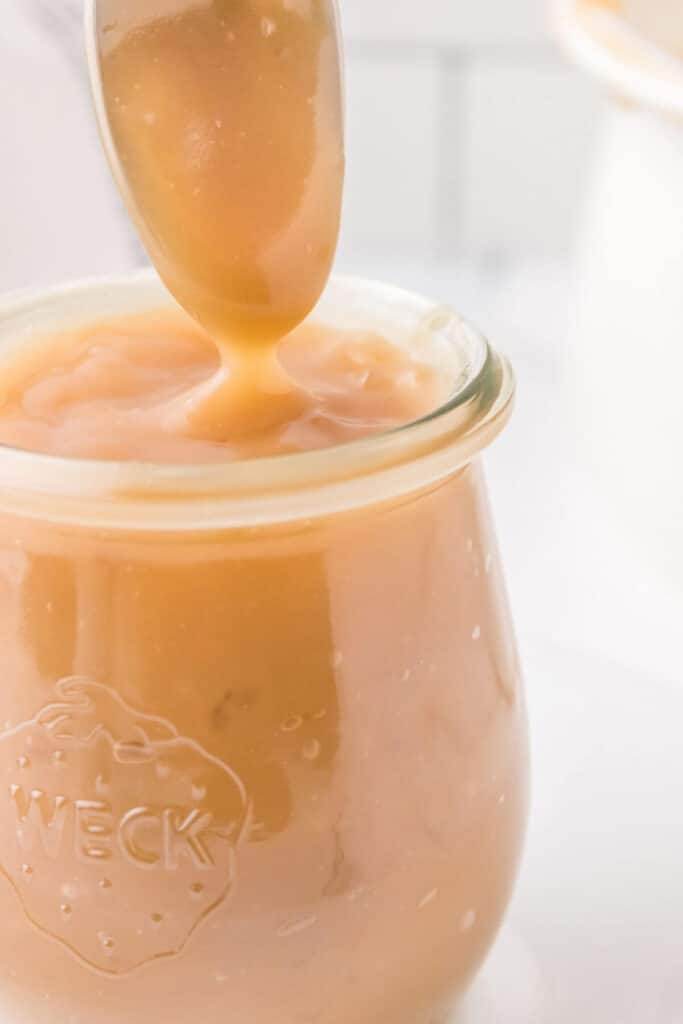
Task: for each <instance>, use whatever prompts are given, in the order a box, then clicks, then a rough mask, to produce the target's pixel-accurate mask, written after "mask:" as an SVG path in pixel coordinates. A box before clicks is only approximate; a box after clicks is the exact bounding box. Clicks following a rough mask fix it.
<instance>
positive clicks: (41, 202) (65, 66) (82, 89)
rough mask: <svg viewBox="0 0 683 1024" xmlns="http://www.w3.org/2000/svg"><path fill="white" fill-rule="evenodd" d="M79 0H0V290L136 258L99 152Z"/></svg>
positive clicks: (125, 265)
mask: <svg viewBox="0 0 683 1024" xmlns="http://www.w3.org/2000/svg"><path fill="white" fill-rule="evenodd" d="M82 10H83V4H82V0H3V3H2V26H1V27H0V124H1V125H2V134H1V135H0V155H1V156H2V159H1V160H0V194H1V196H2V198H1V199H0V292H3V291H8V290H11V289H14V288H23V287H27V286H29V285H32V286H34V285H37V284H50V283H53V282H56V281H60V280H63V279H65V278H72V277H79V276H84V275H90V274H97V273H101V272H103V271H109V272H111V271H112V270H114V271H115V270H126V269H129V268H131V267H134V266H136V265H137V264H139V263H140V262H142V254H141V250H140V248H139V246H138V243H137V241H136V240H135V238H134V235H133V233H132V231H131V229H130V228H129V227H128V224H127V222H126V219H125V217H124V213H123V208H122V207H121V205H120V203H119V199H118V196H117V195H116V192H115V190H114V187H113V185H112V183H111V181H110V177H109V172H108V169H107V166H106V162H105V159H104V157H103V156H102V154H101V151H100V147H99V141H98V138H97V130H96V128H95V122H94V118H93V117H92V113H91V110H90V96H89V92H88V85H87V79H86V72H85V62H84V60H83V58H82V29H81V19H82Z"/></svg>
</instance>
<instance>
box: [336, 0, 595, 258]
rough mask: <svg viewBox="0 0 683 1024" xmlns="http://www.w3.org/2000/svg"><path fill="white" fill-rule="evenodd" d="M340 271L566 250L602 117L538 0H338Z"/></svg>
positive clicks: (590, 88) (560, 253)
mask: <svg viewBox="0 0 683 1024" xmlns="http://www.w3.org/2000/svg"><path fill="white" fill-rule="evenodd" d="M340 6H341V9H342V20H343V22H344V26H345V31H346V38H347V56H348V89H349V121H350V126H349V187H348V198H347V205H346V216H347V220H346V225H345V230H344V235H343V241H342V261H343V263H344V264H345V265H348V264H351V263H352V262H354V261H355V262H356V263H359V264H360V266H361V267H362V265H363V261H364V260H367V259H368V258H370V257H371V256H372V258H373V259H377V258H380V257H381V256H382V255H383V254H385V255H387V256H390V257H391V258H392V259H393V260H396V259H397V257H398V256H399V255H400V254H401V253H403V254H404V255H405V257H406V259H410V260H412V261H415V260H419V259H431V258H434V256H435V255H436V256H440V257H443V256H448V257H456V258H458V259H460V258H463V257H464V258H474V259H486V258H489V257H496V258H507V257H519V256H521V257H538V256H541V257H546V256H552V257H558V256H563V255H564V254H566V252H567V251H568V250H569V248H570V245H571V241H572V229H573V224H574V223H575V220H576V210H577V204H578V202H579V199H580V194H581V190H582V186H583V181H584V179H585V174H586V170H587V167H588V165H589V162H590V153H591V150H592V147H593V142H594V138H595V131H596V125H597V119H598V113H599V109H600V97H599V94H598V92H597V90H596V89H595V88H594V87H593V85H592V84H591V83H589V82H587V81H585V80H584V79H583V78H582V76H581V74H580V73H579V72H578V71H575V70H574V69H573V68H570V67H569V66H568V65H567V64H566V63H565V61H564V58H563V57H562V56H561V55H560V54H559V53H558V52H557V51H556V49H555V47H554V45H553V42H552V40H551V39H550V38H549V36H548V32H547V25H546V20H547V19H546V14H547V11H546V6H547V5H546V3H545V2H544V0H340Z"/></svg>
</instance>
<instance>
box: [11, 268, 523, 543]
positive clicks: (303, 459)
mask: <svg viewBox="0 0 683 1024" xmlns="http://www.w3.org/2000/svg"><path fill="white" fill-rule="evenodd" d="M335 289H336V290H337V292H339V293H340V295H341V297H342V298H343V296H344V295H346V296H347V298H352V297H353V296H355V295H358V296H364V297H365V298H366V299H368V300H369V301H373V300H374V299H376V300H377V302H378V303H379V302H381V303H383V304H384V305H386V306H387V307H388V308H391V309H392V311H393V309H394V307H395V308H397V309H402V310H404V311H406V310H410V311H412V312H411V315H412V316H413V317H414V318H415V323H416V325H417V324H418V323H421V324H422V329H424V328H425V327H426V328H427V330H428V331H430V332H433V333H434V334H435V333H436V332H438V331H442V332H443V334H444V337H445V338H446V339H447V342H448V343H449V344H450V345H452V346H454V348H457V350H458V354H459V356H460V359H461V362H462V372H461V374H460V375H459V378H458V381H457V386H456V388H455V390H454V391H453V393H452V394H451V395H450V397H449V398H448V399H447V400H446V401H445V402H444V403H443V404H442V405H440V406H439V407H438V408H436V409H434V410H432V411H430V412H429V413H428V414H426V415H425V416H423V417H421V418H420V419H418V420H415V421H413V422H410V423H407V424H404V425H401V426H400V427H396V428H393V429H391V430H388V431H385V432H383V433H379V434H375V435H372V436H370V437H365V438H361V439H356V440H352V441H349V442H346V443H343V444H340V445H337V446H334V447H330V448H325V449H317V450H314V451H309V452H295V453H291V454H287V455H276V456H268V457H262V458H252V459H244V460H235V461H226V462H224V463H215V462H209V463H201V464H194V465H183V464H177V463H174V464H166V463H154V462H135V461H113V460H98V459H83V458H71V457H68V458H67V457H63V456H56V455H50V454H44V453H37V452H32V451H29V450H26V449H19V448H12V447H9V446H4V445H0V512H1V511H6V512H17V513H20V514H21V515H22V516H24V517H30V518H38V519H40V520H44V519H49V520H52V521H58V522H61V523H66V524H69V523H72V524H74V525H92V526H97V527H105V528H106V527H112V528H116V527H119V528H125V529H135V528H138V527H139V528H141V529H155V530H159V529H171V530H174V531H175V530H178V529H181V530H188V529H190V530H195V529H206V528H209V527H216V528H221V527H224V526H250V525H256V524H264V523H279V522H286V521H292V520H300V519H307V518H312V517H315V516H319V515H324V514H325V513H326V512H332V511H341V510H342V509H351V508H353V507H357V506H359V505H362V504H369V503H372V504H375V503H378V502H381V501H382V500H384V499H385V498H386V499H388V498H392V497H397V496H399V495H400V494H402V493H408V492H410V491H415V490H418V489H421V488H422V487H424V486H429V485H430V484H433V483H435V482H436V481H437V480H438V479H442V478H444V477H445V476H447V475H450V474H452V473H453V472H455V471H456V470H457V469H458V468H460V467H462V466H463V465H464V464H465V463H467V462H468V461H470V460H471V459H472V458H473V457H474V456H475V455H477V454H478V453H479V452H480V451H481V450H482V449H483V448H484V447H485V446H486V445H487V444H488V443H490V441H491V440H492V439H493V438H494V437H495V436H496V435H497V434H498V433H499V432H500V430H501V429H502V428H503V426H504V424H505V422H506V421H507V418H508V416H509V413H510V410H511V405H512V400H513V397H514V379H513V375H512V371H511V369H510V366H509V364H508V362H507V361H506V360H505V359H504V358H503V357H501V356H499V355H498V354H497V353H496V352H495V351H494V350H493V349H492V348H491V346H490V345H489V343H488V341H487V340H486V339H485V338H484V337H483V336H482V335H481V334H480V333H479V332H478V331H477V330H475V329H474V328H473V327H471V326H470V325H469V324H468V323H467V322H466V321H464V320H463V319H462V318H461V317H460V316H459V315H458V314H457V313H455V312H454V311H452V310H450V309H446V307H443V306H438V305H437V304H436V303H433V302H431V301H430V300H428V299H426V298H424V297H423V296H421V295H418V294H415V293H412V292H410V291H406V290H404V289H401V288H397V287H394V286H392V285H385V284H380V283H379V282H373V281H369V280H366V279H363V278H358V277H350V276H342V275H335V276H334V277H333V278H332V280H331V282H330V286H329V290H332V291H334V290H335ZM324 300H325V296H323V301H321V304H320V305H319V306H318V307H317V309H318V310H323V308H324ZM338 301H339V297H338ZM172 304H173V300H172V299H171V298H170V296H169V295H168V293H167V292H166V290H165V289H164V287H163V285H162V284H161V282H160V280H159V278H158V277H157V275H156V273H155V272H154V271H152V270H143V271H138V272H134V273H132V274H124V275H116V276H105V277H95V278H86V279H83V280H78V281H74V282H70V283H67V284H63V285H57V286H54V287H51V288H47V289H26V290H23V291H21V292H15V293H12V294H10V295H7V296H5V297H4V298H3V299H0V343H2V341H3V329H4V334H5V335H6V336H9V337H12V336H13V335H15V336H17V335H19V334H21V337H22V338H30V337H31V336H33V337H39V336H40V335H41V334H43V333H46V332H49V331H50V330H53V331H59V330H63V329H68V327H70V326H71V327H76V326H81V325H84V324H87V323H88V322H89V321H91V320H92V321H95V320H97V319H98V318H100V319H101V318H105V317H107V316H111V315H115V314H116V313H118V314H126V313H132V312H138V311H142V310H145V309H154V308H159V307H161V306H164V305H172ZM50 310H54V311H55V320H54V321H53V320H52V319H51V318H50V317H49V316H48V317H47V319H45V320H44V322H43V323H42V324H40V316H38V315H37V314H39V313H40V312H41V311H42V313H43V314H44V315H45V313H46V312H47V313H49V311H50ZM98 310H99V312H98ZM315 313H316V311H315V310H314V312H313V314H312V315H313V316H315ZM12 324H15V325H16V327H15V330H13V329H12ZM8 325H9V326H8ZM6 340H7V338H5V342H6ZM15 343H16V342H15ZM370 480H372V484H370V486H369V485H368V484H369V481H370ZM368 491H369V493H368Z"/></svg>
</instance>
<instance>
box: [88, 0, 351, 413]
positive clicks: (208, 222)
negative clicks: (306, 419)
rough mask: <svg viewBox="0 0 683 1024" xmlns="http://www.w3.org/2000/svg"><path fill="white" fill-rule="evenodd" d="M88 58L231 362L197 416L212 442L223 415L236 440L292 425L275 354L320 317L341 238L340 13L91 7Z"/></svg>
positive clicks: (105, 130) (190, 407)
mask: <svg viewBox="0 0 683 1024" xmlns="http://www.w3.org/2000/svg"><path fill="white" fill-rule="evenodd" d="M86 51H87V56H88V66H89V71H90V80H91V85H92V91H93V96H94V102H95V110H96V113H97V118H98V122H99V126H100V131H101V135H102V140H103V144H104V149H105V152H106V154H107V156H108V159H109V162H110V165H111V168H112V172H113V175H114V179H115V181H116V183H117V185H118V188H119V190H120V192H121V194H122V196H123V198H124V201H125V202H126V205H127V207H128V210H129V212H130V215H131V218H132V220H133V222H134V224H135V225H136V227H137V230H138V232H139V234H140V236H141V238H142V240H143V242H144V244H145V246H146V248H147V251H148V253H149V255H150V257H151V259H152V261H153V263H154V264H155V266H156V268H157V270H158V272H159V274H160V276H161V278H162V279H163V281H164V282H165V284H166V286H167V287H168V289H169V291H170V292H171V294H172V295H173V296H174V297H175V298H176V299H177V301H178V302H179V303H180V305H181V306H183V307H184V308H185V310H186V311H187V312H188V313H189V314H190V315H191V316H192V317H193V318H194V319H195V320H196V321H197V322H198V323H199V324H201V325H202V326H203V327H204V328H205V329H206V330H207V331H208V333H209V334H210V335H211V337H212V339H213V340H214V341H215V342H216V344H217V345H218V347H219V350H220V355H221V369H220V370H219V371H218V372H217V373H216V375H215V377H213V378H212V379H211V381H209V382H207V384H205V385H202V387H201V389H199V391H197V392H196V393H194V394H193V395H191V396H186V399H185V400H184V404H185V413H186V414H187V415H188V416H189V418H190V420H193V421H194V423H195V424H196V425H197V424H198V429H199V430H200V431H201V430H203V429H204V428H205V427H206V424H207V422H214V421H215V417H216V411H217V410H219V411H220V410H222V412H223V414H224V415H223V418H224V419H225V418H226V417H227V418H228V419H229V418H230V417H232V419H233V420H234V421H235V422H234V423H232V425H230V424H229V423H228V422H227V420H226V423H225V424H224V426H225V427H226V429H236V428H237V427H238V426H239V425H240V423H241V425H242V426H243V427H244V429H248V430H250V429H253V428H254V423H253V422H252V420H253V418H254V416H255V417H256V420H257V421H258V420H264V422H266V421H269V420H270V419H272V418H275V419H276V420H277V419H282V418H283V417H286V416H287V415H289V414H290V412H291V409H290V408H289V407H290V406H291V404H292V402H293V401H294V402H296V401H299V400H300V396H298V397H297V396H296V395H295V394H294V392H293V390H292V386H291V385H290V384H289V381H288V380H287V378H286V376H285V374H284V372H283V371H282V370H281V368H280V367H279V364H278V363H277V360H276V357H275V343H276V342H277V340H279V339H280V338H282V337H283V336H284V335H285V334H286V333H288V332H289V331H291V330H292V329H293V328H294V327H295V326H297V324H299V323H301V322H302V321H303V319H304V318H305V317H306V316H307V315H308V313H309V312H310V311H311V310H312V309H313V307H314V306H315V305H316V303H317V301H318V298H319V297H320V294H321V293H322V290H323V288H324V287H325V284H326V282H327V280H328V277H329V274H330V271H331V267H332V261H333V259H334V254H335V250H336V244H337V237H338V232H339V220H340V211H341V201H342V192H343V178H344V138H343V89H342V56H341V44H340V32H339V20H338V12H337V6H336V0H87V3H86ZM256 391H260V392H261V393H262V394H263V395H264V396H267V398H268V401H267V402H261V403H255V402H254V401H253V395H254V393H255V392H256ZM278 396H279V397H278ZM257 405H260V408H259V409H257ZM266 406H267V407H268V408H266ZM247 409H250V410H251V413H252V416H251V418H250V417H249V416H247V418H246V420H245V418H244V417H245V415H246V412H247ZM219 418H221V417H219ZM257 425H258V424H257ZM266 425H267V424H266Z"/></svg>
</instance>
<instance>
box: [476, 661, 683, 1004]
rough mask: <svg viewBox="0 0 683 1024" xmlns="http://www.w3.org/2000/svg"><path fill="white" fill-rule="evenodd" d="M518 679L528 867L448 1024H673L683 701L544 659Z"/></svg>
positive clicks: (679, 694)
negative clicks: (526, 714) (530, 762)
mask: <svg viewBox="0 0 683 1024" xmlns="http://www.w3.org/2000/svg"><path fill="white" fill-rule="evenodd" d="M527 676H528V684H529V700H530V707H531V720H532V729H533V737H534V741H533V751H534V760H535V772H534V778H535V782H534V805H533V813H532V819H531V829H530V834H529V842H528V849H527V855H526V860H525V864H524V869H523V873H522V878H521V880H520V884H519V887H518V890H517V895H516V898H515V901H514V905H513V908H512V911H511V914H510V916H509V919H508V922H507V924H506V926H505V929H504V931H503V934H502V935H501V937H500V940H499V942H498V944H497V945H496V947H495V949H494V953H493V955H492V957H491V958H490V960H489V961H488V963H487V965H486V966H485V968H484V970H483V972H482V974H481V976H480V978H479V979H478V981H477V983H476V985H475V987H474V990H473V991H472V993H471V995H470V996H469V998H468V1000H467V1003H466V1005H465V1006H464V1007H463V1009H462V1012H461V1014H460V1015H459V1016H458V1017H457V1024H579V1022H581V1024H680V1022H681V1020H683V973H682V972H681V923H682V922H683V885H681V864H682V863H683V810H682V805H681V795H682V792H683V785H682V783H683V772H682V769H681V744H680V722H681V716H682V715H683V691H681V689H680V688H677V687H672V686H667V685H665V684H661V683H658V682H655V681H653V680H652V679H651V678H648V677H647V676H645V675H639V674H634V673H632V672H630V671H629V670H628V669H626V668H624V667H623V666H620V665H619V664H618V663H616V662H615V663H610V662H601V661H599V660H596V659H587V658H586V657H584V656H578V655H574V654H571V653H568V652H567V651H564V650H561V649H559V648H553V647H538V648H537V649H536V651H535V653H534V654H533V655H532V654H531V653H530V652H527Z"/></svg>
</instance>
